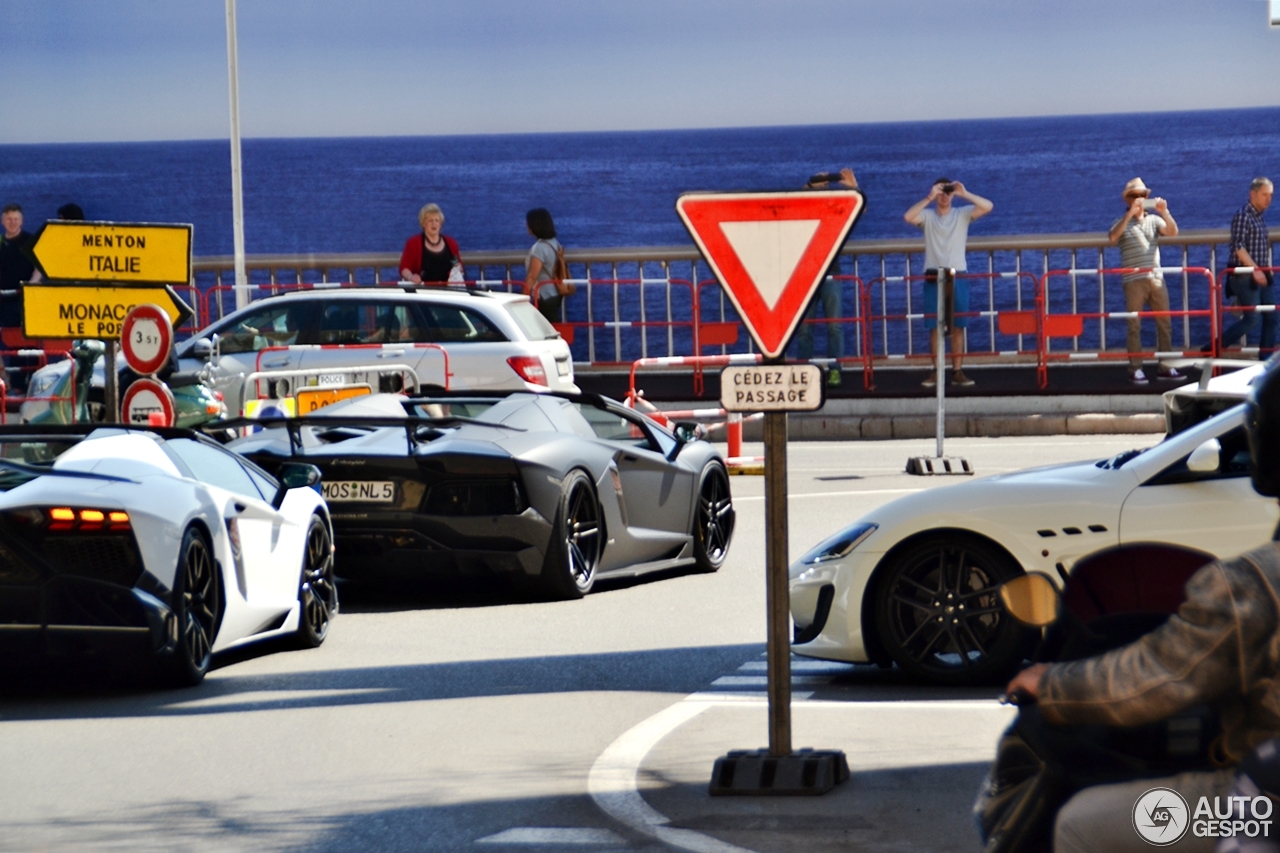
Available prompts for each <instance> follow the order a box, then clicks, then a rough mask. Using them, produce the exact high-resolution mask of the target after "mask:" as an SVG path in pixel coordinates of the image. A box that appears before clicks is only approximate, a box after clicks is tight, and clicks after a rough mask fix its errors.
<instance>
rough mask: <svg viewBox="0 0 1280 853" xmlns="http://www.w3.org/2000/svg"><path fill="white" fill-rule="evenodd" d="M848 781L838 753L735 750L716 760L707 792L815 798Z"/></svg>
mask: <svg viewBox="0 0 1280 853" xmlns="http://www.w3.org/2000/svg"><path fill="white" fill-rule="evenodd" d="M848 778H849V762H848V761H847V760H846V759H845V756H844V753H843V752H842V751H840V750H838V749H798V750H796V751H795V752H793V753H791V754H790V755H770V754H769V750H767V749H735V750H732V751H730V752H729V753H728V754H727V755H724V756H721V757H720V758H717V759H716V764H715V767H714V769H712V771H711V784H710V785H709V786H708V792H709V793H710V794H711V796H713V797H733V796H766V795H772V796H784V797H789V796H817V795H818V794H825V793H827V791H830V790H831V789H832V788H834V787H835V786H836V785H839V784H840V783H841V782H843V781H845V780H846V779H848Z"/></svg>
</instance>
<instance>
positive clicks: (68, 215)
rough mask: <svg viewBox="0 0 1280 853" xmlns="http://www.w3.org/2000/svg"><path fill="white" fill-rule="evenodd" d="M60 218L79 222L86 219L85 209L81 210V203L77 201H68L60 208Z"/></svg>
mask: <svg viewBox="0 0 1280 853" xmlns="http://www.w3.org/2000/svg"><path fill="white" fill-rule="evenodd" d="M58 218H59V219H64V220H67V221H77V222H78V221H81V220H83V219H84V211H83V210H81V209H80V205H78V204H76V203H75V202H73V201H72V202H68V203H66V204H64V205H63V206H62V207H60V208H58Z"/></svg>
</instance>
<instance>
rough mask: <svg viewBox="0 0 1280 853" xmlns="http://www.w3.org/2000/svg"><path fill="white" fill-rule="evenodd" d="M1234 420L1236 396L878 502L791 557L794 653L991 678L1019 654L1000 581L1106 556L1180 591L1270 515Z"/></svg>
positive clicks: (1259, 536)
mask: <svg viewBox="0 0 1280 853" xmlns="http://www.w3.org/2000/svg"><path fill="white" fill-rule="evenodd" d="M1243 423H1244V408H1243V407H1242V406H1236V407H1235V408H1232V409H1230V410H1229V411H1226V412H1223V413H1222V414H1219V415H1217V416H1216V417H1213V418H1211V419H1209V420H1206V421H1203V422H1201V423H1199V424H1197V425H1195V426H1192V427H1190V428H1188V429H1186V430H1185V431H1183V432H1180V433H1178V434H1177V435H1174V436H1171V437H1169V438H1167V439H1165V440H1164V441H1163V442H1161V443H1160V444H1157V445H1155V446H1154V447H1151V448H1148V449H1147V450H1133V451H1128V452H1126V453H1121V454H1119V455H1117V456H1114V457H1112V458H1110V459H1103V460H1099V461H1089V462H1079V463H1074V464H1068V465H1055V466H1051V467H1046V468H1036V469H1031V470H1027V471H1019V472H1016V473H1011V474H1000V475H997V476H993V477H986V478H983V479H979V480H972V481H969V482H965V483H961V484H958V485H953V486H946V487H942V488H936V489H929V490H927V491H923V492H918V493H916V494H913V495H909V496H907V497H904V498H900V499H899V500H896V501H893V502H891V503H888V504H885V505H884V506H883V507H880V508H879V509H877V510H874V511H873V512H870V513H868V514H867V515H865V516H863V517H862V518H860V519H858V520H857V521H856V522H854V523H853V524H852V525H850V526H849V527H846V528H845V529H844V530H841V531H840V532H838V533H836V534H835V535H834V536H832V537H830V538H829V539H827V540H825V541H823V542H821V543H819V544H818V545H817V546H816V547H815V548H813V549H812V550H810V551H809V552H808V553H807V554H805V555H804V556H803V557H801V558H800V560H798V561H797V562H796V563H794V564H793V565H792V566H791V568H790V582H791V615H792V619H793V621H794V623H795V637H794V639H793V645H792V649H793V651H795V652H796V653H797V654H800V655H805V656H808V657H815V658H824V659H828V660H840V661H851V662H868V661H875V662H877V663H881V664H884V665H888V664H890V663H897V664H898V665H899V666H900V667H901V668H902V669H904V670H906V671H908V672H910V673H912V674H913V675H915V676H917V677H920V678H923V679H927V680H930V681H935V682H940V683H976V682H989V681H992V680H997V679H1000V678H1003V677H1005V676H1007V675H1009V674H1010V673H1011V671H1012V670H1013V669H1014V668H1016V667H1017V665H1018V663H1019V662H1020V661H1021V659H1022V656H1023V654H1024V653H1025V652H1026V651H1027V643H1028V637H1027V635H1026V632H1025V631H1024V630H1023V629H1021V628H1020V627H1019V626H1018V625H1017V624H1015V623H1013V622H1012V620H1011V619H1010V618H1009V617H1008V616H1007V614H1005V613H1004V612H1003V611H1002V610H1001V608H1000V606H999V603H998V601H997V600H996V589H997V588H998V586H999V584H1000V583H1002V582H1003V581H1005V580H1007V579H1009V578H1011V577H1014V576H1016V575H1020V574H1022V573H1024V572H1040V573H1042V574H1045V575H1047V576H1049V577H1050V578H1051V579H1053V580H1054V581H1055V582H1057V583H1059V584H1061V582H1062V581H1063V580H1064V579H1065V578H1066V576H1067V575H1068V574H1069V573H1070V572H1071V571H1072V568H1073V566H1076V565H1078V564H1079V563H1080V561H1082V560H1084V559H1086V558H1090V559H1091V561H1093V560H1099V559H1107V558H1109V557H1110V558H1111V559H1114V560H1115V562H1114V563H1113V565H1116V566H1120V567H1122V568H1123V570H1124V571H1126V572H1129V571H1135V572H1137V573H1136V574H1134V575H1133V576H1134V577H1138V576H1144V577H1147V578H1152V577H1155V578H1159V577H1162V576H1170V575H1172V574H1175V573H1181V574H1179V575H1178V583H1177V587H1176V589H1175V594H1178V595H1180V590H1181V581H1182V580H1185V571H1186V570H1187V568H1188V567H1190V568H1191V569H1194V568H1195V567H1197V566H1199V565H1202V564H1203V563H1206V562H1208V561H1210V560H1212V559H1214V558H1221V557H1230V556H1234V555H1236V554H1239V553H1241V552H1242V551H1245V550H1248V549H1250V548H1254V547H1257V546H1259V545H1261V544H1262V543H1264V542H1266V541H1267V540H1268V539H1270V538H1271V535H1272V532H1273V531H1274V530H1275V529H1276V522H1277V520H1280V507H1278V506H1277V503H1276V501H1275V500H1274V499H1271V498H1263V497H1260V496H1259V495H1258V494H1257V493H1255V492H1254V491H1253V488H1252V486H1251V483H1250V479H1249V450H1248V446H1247V444H1246V438H1245V433H1244V427H1243ZM1138 564H1141V565H1138ZM1138 570H1141V571H1138ZM1144 572H1145V574H1144Z"/></svg>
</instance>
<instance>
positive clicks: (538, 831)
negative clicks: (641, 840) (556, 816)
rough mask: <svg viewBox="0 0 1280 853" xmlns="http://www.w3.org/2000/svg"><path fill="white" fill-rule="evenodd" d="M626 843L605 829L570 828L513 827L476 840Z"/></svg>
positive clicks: (589, 843) (575, 844) (584, 843)
mask: <svg viewBox="0 0 1280 853" xmlns="http://www.w3.org/2000/svg"><path fill="white" fill-rule="evenodd" d="M626 843H627V842H626V840H625V839H623V838H622V836H620V835H618V833H616V832H610V831H609V830H607V829H591V828H589V827H572V826H513V827H512V828H511V829H504V830H503V831H502V832H499V833H498V834H497V835H486V836H485V837H484V838H477V839H476V844H537V845H544V846H545V845H550V844H571V845H574V846H591V847H600V846H608V847H618V846H621V845H625V844H626Z"/></svg>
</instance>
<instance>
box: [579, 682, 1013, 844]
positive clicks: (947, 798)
mask: <svg viewBox="0 0 1280 853" xmlns="http://www.w3.org/2000/svg"><path fill="white" fill-rule="evenodd" d="M766 683H767V681H766V670H765V662H764V660H763V659H759V660H750V661H745V662H744V663H743V665H742V666H741V667H739V668H738V669H737V670H736V671H735V672H733V673H726V674H725V675H724V676H722V677H720V678H717V679H716V680H715V681H714V682H713V683H712V684H711V685H709V686H708V688H707V689H705V690H703V691H700V692H698V693H694V694H692V695H690V696H688V697H686V698H685V699H684V700H682V701H681V702H679V703H676V704H675V705H673V706H671V707H670V708H668V709H666V710H665V711H663V712H662V713H661V714H658V715H656V716H655V717H653V718H650V720H646V721H645V722H644V723H642V724H641V725H639V726H637V727H635V728H634V729H632V730H631V731H630V732H628V733H627V734H626V735H623V737H621V738H619V739H618V741H616V742H615V743H614V745H613V746H611V747H610V750H609V751H607V752H606V753H605V754H604V755H602V756H601V760H600V761H598V762H597V765H596V768H595V769H593V771H592V795H593V796H594V797H595V798H596V801H597V804H599V805H601V806H602V807H603V808H604V809H605V811H606V812H607V813H609V814H610V816H611V817H613V818H614V819H615V820H618V821H620V822H621V823H622V824H623V825H624V826H626V827H628V828H629V829H631V830H633V831H636V832H637V833H638V834H639V835H648V836H651V837H653V838H656V839H657V840H659V841H661V842H663V843H665V844H666V845H667V846H669V847H672V848H675V849H684V850H693V851H705V853H734V851H744V850H745V851H755V853H773V851H779V853H781V851H794V850H805V851H819V853H821V851H837V850H839V851H848V850H859V851H891V850H892V851H900V850H913V851H920V850H930V851H972V850H977V849H979V847H980V844H979V839H978V835H977V831H976V830H975V829H974V826H973V823H972V820H971V818H970V811H971V807H972V804H973V799H974V797H975V795H976V793H977V790H978V785H979V783H980V782H981V780H982V778H983V776H984V774H985V773H986V771H987V768H988V766H989V764H990V761H991V759H992V758H993V757H994V753H995V743H996V740H997V738H998V737H999V735H1000V733H1001V732H1002V731H1003V730H1004V728H1005V727H1006V726H1007V725H1008V724H1009V722H1010V721H1011V720H1012V718H1013V709H1011V708H1009V707H1007V706H1003V705H1000V704H999V703H998V701H997V700H996V698H995V697H996V694H997V693H998V690H997V689H995V688H981V689H952V688H935V687H927V686H921V685H914V686H913V685H909V684H905V683H904V682H903V680H902V678H901V674H900V673H898V672H897V671H896V670H894V671H884V670H879V669H878V668H877V667H874V666H853V665H849V664H839V663H829V662H825V661H813V660H807V659H803V658H795V659H793V661H792V690H793V702H792V743H793V744H794V745H795V746H796V748H803V747H806V746H811V747H814V748H819V749H841V750H843V751H844V752H845V754H846V756H847V757H848V760H849V767H850V771H851V777H850V779H849V780H848V781H847V782H845V783H843V784H841V785H839V786H837V787H836V788H835V789H834V790H832V791H830V792H829V793H827V794H825V795H822V796H816V797H808V796H800V797H779V796H741V797H711V796H710V795H709V794H708V793H707V786H708V782H709V780H710V778H711V768H712V765H713V764H714V762H715V759H716V758H718V757H719V756H721V755H723V754H725V753H726V752H728V751H729V750H731V749H753V748H758V747H762V746H765V745H766V744H767V741H768V710H767V702H766V698H765V687H766ZM628 761H630V762H632V763H633V764H634V771H633V772H634V795H631V796H627V795H623V794H622V793H621V792H619V791H617V790H614V791H609V790H607V789H606V788H607V783H608V782H609V781H610V780H611V779H612V780H613V781H618V780H619V779H622V778H623V777H625V775H626V771H625V767H624V766H623V765H625V764H626V763H627V762H628ZM611 762H612V763H611ZM602 765H603V766H602ZM610 773H613V774H614V776H613V777H610V775H609V774H610Z"/></svg>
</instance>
